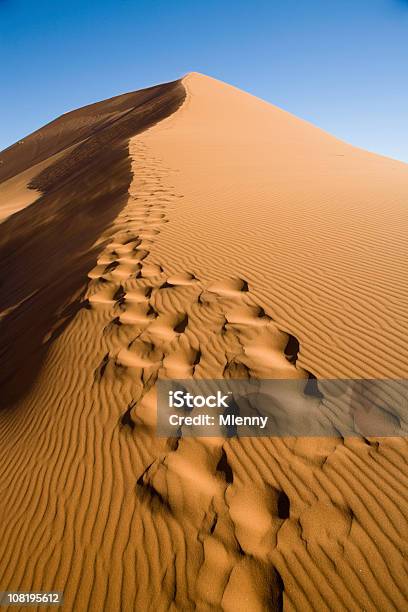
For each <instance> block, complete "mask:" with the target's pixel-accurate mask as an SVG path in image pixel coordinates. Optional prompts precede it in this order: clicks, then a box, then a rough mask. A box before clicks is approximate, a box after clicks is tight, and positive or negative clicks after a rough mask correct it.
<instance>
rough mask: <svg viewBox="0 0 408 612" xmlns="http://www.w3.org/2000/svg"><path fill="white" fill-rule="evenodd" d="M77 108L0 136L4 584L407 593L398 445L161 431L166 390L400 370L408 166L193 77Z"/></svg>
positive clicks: (154, 598) (109, 595)
mask: <svg viewBox="0 0 408 612" xmlns="http://www.w3.org/2000/svg"><path fill="white" fill-rule="evenodd" d="M146 91H147V92H148V93H146ZM115 100H116V101H115ZM104 104H105V105H106V104H107V106H103V105H104ZM75 113H77V114H75ZM75 113H72V114H71V115H67V116H65V119H64V118H62V119H63V120H62V123H61V120H57V121H60V124H57V125H54V126H52V124H50V125H51V127H49V126H46V127H45V128H43V130H40V131H39V132H37V133H36V134H34V135H32V136H30V137H28V139H26V140H25V143H23V144H22V145H19V146H20V147H24V146H25V149H24V151H25V153H24V155H21V156H20V155H18V154H17V153H16V152H15V151H14V153H13V150H12V149H13V148H11V149H9V150H7V151H6V152H4V153H3V154H1V155H0V159H3V161H4V163H3V164H2V165H1V170H2V172H3V175H2V176H3V181H6V182H7V181H10V180H11V181H12V180H14V177H20V178H21V176H22V173H25V172H30V168H32V167H33V166H34V165H35V164H41V163H45V164H46V167H45V166H44V168H43V169H42V170H41V172H40V173H39V174H37V175H36V176H31V175H30V186H31V188H34V189H36V194H37V195H36V197H37V196H39V197H37V199H36V200H35V202H34V203H32V204H31V205H30V204H29V203H28V202H26V206H25V207H24V208H22V209H21V210H20V211H19V212H16V213H15V214H12V215H11V216H9V217H8V218H7V219H6V220H5V221H4V222H3V223H2V224H1V225H0V253H1V255H2V257H1V259H0V272H1V277H0V278H1V283H2V284H1V308H0V310H1V319H0V332H1V334H2V339H1V351H2V363H4V364H5V365H4V368H2V372H1V374H2V379H1V389H2V395H1V406H2V409H1V411H0V517H1V520H0V589H1V590H63V591H64V592H65V606H64V609H67V610H79V611H82V610H109V611H111V610H124V611H131V610H194V609H199V610H226V611H231V612H232V611H234V612H239V611H242V612H247V611H251V612H256V611H258V610H259V611H263V610H276V609H282V607H283V609H285V610H302V611H303V610H336V611H337V610H370V611H371V610H372V611H374V610H387V611H388V610H405V609H406V608H407V604H408V587H407V584H408V583H407V580H406V578H407V568H406V555H407V552H408V550H407V514H408V508H407V502H408V493H407V490H408V488H407V485H408V478H407V476H406V454H407V444H406V441H405V440H400V439H389V440H385V439H380V440H365V439H358V438H355V439H345V440H343V439H342V438H331V439H328V438H327V439H302V438H298V439H278V438H275V439H271V438H253V439H250V438H246V439H232V440H229V441H225V440H223V439H221V438H212V439H204V438H201V439H187V438H183V437H180V438H173V439H168V440H167V439H164V438H157V437H156V436H155V424H156V389H155V383H156V381H157V378H158V377H160V378H190V377H196V378H250V377H253V378H295V379H300V380H302V379H304V380H305V381H306V380H307V379H308V377H309V376H311V375H316V376H318V377H321V376H329V377H337V378H341V377H348V376H350V377H370V376H377V377H387V376H388V377H405V370H406V363H407V360H406V348H405V337H406V325H407V316H406V312H407V309H406V305H407V283H406V282H405V278H404V276H405V274H406V273H405V271H404V270H405V269H404V265H403V263H404V262H403V257H404V255H405V248H404V247H405V241H406V239H405V235H404V228H405V227H406V221H407V219H406V216H407V215H408V212H407V208H406V203H407V200H408V169H407V166H405V165H404V164H401V163H398V162H394V161H392V160H388V159H385V158H381V157H378V156H375V155H372V154H369V153H366V152H364V151H361V150H358V149H355V148H353V147H350V146H349V145H346V144H344V143H342V142H340V141H338V140H336V139H334V138H332V137H331V136H329V135H327V134H325V133H324V132H322V131H320V130H318V129H316V128H314V127H313V126H310V125H309V124H306V123H305V122H303V121H300V120H298V119H296V118H294V117H292V116H291V115H289V114H287V113H285V112H283V111H281V110H279V109H276V108H275V107H273V106H271V105H269V104H267V103H265V102H263V101H261V100H258V99H256V98H254V97H252V96H250V95H248V94H245V93H243V92H240V91H238V90H236V89H235V88H232V87H230V86H228V85H225V84H222V83H220V82H218V81H215V80H213V79H210V78H208V77H204V76H202V75H197V74H195V73H193V74H190V75H188V76H187V77H186V78H184V79H183V81H182V82H175V83H173V84H168V85H166V86H159V87H158V88H153V89H152V90H145V91H144V92H139V94H138V93H136V94H128V95H127V96H124V97H122V96H121V97H120V99H113V101H107V103H101V106H98V105H96V106H95V107H94V108H92V107H87V109H85V110H83V109H82V110H80V111H75ZM84 143H85V144H84ZM15 146H16V147H17V145H15ZM68 147H70V149H69V153H68V154H67V155H65V154H64V153H63V151H64V149H65V148H68ZM61 152H62V153H61ZM56 154H58V155H59V157H58V160H56V161H55V160H52V161H51V162H50V163H49V164H48V163H47V160H49V158H50V157H51V156H54V155H56ZM2 156H3V157H2ZM27 176H28V175H27ZM20 182H21V181H20ZM0 185H1V184H0ZM9 185H10V183H9ZM19 185H20V183H19ZM23 187H24V185H23ZM25 187H27V186H25ZM19 188H20V187H19ZM0 193H1V192H0ZM2 204H4V205H5V206H7V202H5V203H4V202H2Z"/></svg>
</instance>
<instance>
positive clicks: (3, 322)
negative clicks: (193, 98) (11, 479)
mask: <svg viewBox="0 0 408 612" xmlns="http://www.w3.org/2000/svg"><path fill="white" fill-rule="evenodd" d="M183 97H184V89H183V87H182V86H181V85H180V83H179V82H175V83H169V84H168V85H161V86H158V87H152V88H149V89H146V90H142V91H140V92H136V93H132V94H125V95H123V96H118V97H117V98H112V99H111V100H108V101H106V102H101V103H98V104H92V105H91V106H88V107H85V108H84V109H80V110H77V111H73V112H72V113H68V114H67V115H64V116H62V117H60V118H59V119H57V120H56V121H53V122H52V123H50V124H49V125H47V126H45V127H44V128H42V129H41V130H38V131H37V132H35V133H34V134H32V135H31V136H28V138H27V139H26V140H25V141H24V142H23V143H22V144H21V145H18V144H16V145H14V146H12V147H10V148H9V149H7V150H6V151H4V152H3V153H1V154H0V160H1V161H2V162H3V164H2V166H1V168H0V177H1V175H3V177H4V176H5V177H8V178H10V176H14V175H15V174H17V173H20V172H21V171H24V170H26V169H27V167H29V166H30V165H31V166H34V167H36V168H37V167H38V164H39V163H40V162H44V160H47V159H49V160H50V163H49V164H48V165H47V166H46V167H43V169H42V171H41V172H39V173H38V174H36V175H35V176H33V177H31V181H30V183H29V185H28V187H30V188H31V189H37V190H38V192H40V194H41V195H40V197H39V199H37V200H36V202H35V203H33V204H31V206H29V207H28V208H24V209H23V210H21V211H20V212H18V213H16V214H14V215H12V216H11V217H9V218H8V219H6V220H5V221H4V222H3V223H2V224H1V226H0V288H1V296H0V317H1V318H0V342H1V346H0V355H1V362H2V368H1V373H0V386H1V390H2V392H1V396H0V406H7V405H9V404H10V403H11V402H13V401H14V400H15V397H17V396H18V395H20V394H21V393H24V392H26V391H27V388H28V387H29V384H30V382H31V380H33V379H34V378H35V375H36V372H37V369H38V367H39V366H40V363H41V358H42V355H43V353H44V351H45V350H46V349H47V346H48V345H49V343H50V342H51V341H52V339H53V338H54V337H55V334H56V333H59V332H61V330H62V329H63V326H64V325H66V324H67V322H68V321H69V320H70V319H71V317H72V316H73V315H74V314H75V313H76V312H77V310H78V308H80V307H81V303H80V302H81V300H80V294H81V291H82V292H83V290H84V288H85V286H86V277H87V272H88V271H89V269H90V268H91V267H92V265H93V264H94V262H95V261H96V257H97V253H98V252H99V251H100V249H101V245H100V244H98V239H99V237H100V236H101V234H102V232H103V231H104V230H106V229H107V228H108V227H109V225H110V224H111V222H112V221H113V220H114V218H115V217H116V215H117V214H118V212H119V211H120V209H121V208H122V207H123V206H124V205H125V204H126V202H127V195H128V188H129V185H130V182H131V178H132V173H131V162H130V159H129V155H128V140H129V138H130V137H131V136H134V135H135V134H137V133H138V132H140V131H142V130H144V129H146V128H148V127H150V126H151V125H153V124H154V123H155V122H157V121H160V120H161V119H163V118H164V117H165V116H166V115H168V114H169V113H171V112H173V111H174V110H175V109H176V108H177V106H178V105H179V104H180V103H181V102H182V100H183ZM73 145H74V146H73ZM65 151H66V152H65ZM56 153H58V156H57V159H55V154H56ZM4 204H5V205H7V201H5V202H4ZM1 205H2V203H0V208H1ZM22 381H24V382H23V384H22Z"/></svg>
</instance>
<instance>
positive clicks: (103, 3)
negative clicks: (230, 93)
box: [0, 0, 408, 162]
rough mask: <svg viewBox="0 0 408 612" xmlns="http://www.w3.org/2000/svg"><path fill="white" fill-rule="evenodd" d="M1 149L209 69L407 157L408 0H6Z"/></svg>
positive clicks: (0, 18)
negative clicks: (74, 113)
mask: <svg viewBox="0 0 408 612" xmlns="http://www.w3.org/2000/svg"><path fill="white" fill-rule="evenodd" d="M0 54H1V55H0V57H1V77H2V87H1V96H0V149H3V148H5V147H6V146H8V145H10V144H12V143H13V142H15V141H16V140H18V139H19V138H21V137H23V136H24V135H26V134H27V133H30V132H32V131H33V130H35V129H36V128H38V127H41V126H42V125H43V124H44V123H46V122H48V121H50V120H51V119H53V118H55V117H56V116H58V115H60V114H62V113H63V112H66V111H68V110H72V109H74V108H77V107H79V106H83V105H85V104H88V103H91V102H95V101H97V100H101V99H104V98H108V97H110V96H113V95H117V94H119V93H123V92H126V91H133V90H135V89H140V88H142V87H147V86H149V85H153V84H156V83H160V82H163V81H169V80H172V79H175V78H178V77H180V76H182V75H183V74H185V73H186V72H189V71H191V70H194V71H198V72H203V73H205V74H209V75H211V76H214V77H217V78H219V79H221V80H224V81H227V82H229V83H231V84H233V85H236V86H238V87H240V88H242V89H245V90H246V91H249V92H251V93H253V94H255V95H257V96H259V97H261V98H264V99H265V100H268V101H269V102H272V103H274V104H277V105H278V106H280V107H282V108H285V109H286V110H288V111H290V112H292V113H294V114H296V115H298V116H300V117H303V118H305V119H307V120H309V121H311V122H313V123H314V124H316V125H318V126H320V127H322V128H324V129H325V130H327V131H329V132H331V133H333V134H335V135H336V136H338V137H340V138H343V139H344V140H346V141H348V142H351V143H353V144H355V145H358V146H361V147H364V148H367V149H369V150H372V151H376V152H378V153H381V154H384V155H389V156H391V157H395V158H397V159H401V160H404V161H406V162H408V0H341V1H338V2H337V1H335V0H281V1H274V0H252V1H241V0H235V1H230V0H228V1H222V0H206V1H198V0H195V1H194V0H180V1H178V0H149V1H144V0H142V1H134V0H133V1H131V0H99V1H98V2H97V1H93V2H91V1H89V0H58V1H56V0H52V1H51V0H37V2H35V1H34V0H0Z"/></svg>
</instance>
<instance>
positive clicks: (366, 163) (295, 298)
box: [143, 74, 408, 378]
mask: <svg viewBox="0 0 408 612" xmlns="http://www.w3.org/2000/svg"><path fill="white" fill-rule="evenodd" d="M184 84H185V86H186V88H187V92H188V97H187V100H186V103H185V104H184V106H183V107H182V109H180V112H179V113H177V115H176V116H174V117H171V118H169V119H168V120H167V121H166V122H164V123H162V124H160V126H157V128H155V129H153V130H151V131H149V133H148V134H146V135H145V136H144V138H143V142H145V143H146V145H148V146H149V147H151V149H152V151H153V152H154V154H155V155H159V156H161V158H162V159H163V162H164V163H165V164H168V165H169V166H170V167H171V168H172V169H174V170H175V173H174V176H172V182H173V184H174V185H175V188H176V189H177V190H179V191H180V192H182V193H183V195H184V199H183V201H182V202H181V203H180V205H179V206H178V207H177V210H175V211H174V212H173V213H172V216H171V218H170V221H171V224H169V226H168V228H167V229H166V231H165V232H164V234H163V236H162V239H161V240H160V245H159V247H158V248H159V250H158V253H159V254H160V257H161V259H162V260H163V259H164V258H165V261H166V265H167V266H168V269H172V268H173V267H174V268H176V267H177V266H178V265H179V262H180V261H183V262H186V261H188V262H189V267H190V268H193V269H194V270H197V272H199V273H200V274H201V275H202V276H203V275H204V276H205V277H206V278H211V277H222V275H225V274H229V275H236V274H238V275H239V276H243V277H244V278H245V279H246V280H247V281H248V282H249V283H250V286H251V288H252V289H253V291H254V292H255V294H256V296H257V297H258V298H259V299H260V301H261V303H262V305H264V306H268V307H269V308H272V309H273V313H274V316H275V318H276V319H277V320H278V321H279V323H280V324H282V325H283V326H284V327H285V328H287V329H290V330H291V331H292V333H294V334H295V335H296V336H297V337H298V338H299V340H300V343H301V354H300V360H301V363H302V364H303V365H305V366H307V368H308V369H312V370H313V371H314V373H315V374H318V375H321V376H326V377H339V376H343V377H348V376H352V377H359V376H364V377H365V376H368V377H369V376H374V377H378V376H380V377H396V378H398V377H405V376H406V375H407V348H406V342H405V339H406V335H407V329H408V314H407V308H406V305H407V303H408V282H407V281H408V273H407V268H406V265H405V260H406V228H407V224H408V206H407V196H408V166H407V165H406V164H402V163H400V162H397V161H393V160H390V159H386V158H383V157H380V156H377V155H373V154H370V153H367V152H365V151H362V150H360V149H356V148H354V147H351V146H349V145H346V144H345V143H343V142H340V141H338V140H336V139H335V138H333V137H331V136H329V135H328V134H326V133H324V132H322V131H321V130H318V129H316V128H315V127H313V126H312V125H310V124H308V123H306V122H304V121H301V120H299V119H297V118H296V117H293V116H292V115H289V114H288V113H285V112H284V111H281V110H279V109H278V108H275V107H273V106H271V105H270V104H267V103H266V102H263V101H262V100H259V99H257V98H254V97H253V96H250V95H249V94H245V93H243V92H241V91H239V90H237V89H235V88H234V87H231V86H229V85H226V84H223V83H220V82H219V81H216V80H214V79H211V78H209V77H205V76H202V75H198V74H190V75H189V76H188V77H187V78H185V79H184Z"/></svg>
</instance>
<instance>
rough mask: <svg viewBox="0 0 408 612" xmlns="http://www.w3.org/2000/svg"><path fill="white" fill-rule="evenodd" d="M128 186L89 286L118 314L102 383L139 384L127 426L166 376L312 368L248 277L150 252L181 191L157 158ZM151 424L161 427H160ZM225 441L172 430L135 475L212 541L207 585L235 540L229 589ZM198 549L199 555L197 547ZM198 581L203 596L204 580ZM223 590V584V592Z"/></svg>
mask: <svg viewBox="0 0 408 612" xmlns="http://www.w3.org/2000/svg"><path fill="white" fill-rule="evenodd" d="M161 171H162V168H161ZM130 195H131V200H130V203H129V204H128V206H127V207H126V209H125V211H124V213H123V215H122V217H121V218H120V219H119V220H118V228H117V231H116V233H115V234H114V235H113V236H112V241H111V242H110V243H109V244H108V246H107V247H106V248H105V250H104V251H103V253H102V254H101V256H100V257H99V259H98V261H97V265H96V267H95V268H94V269H93V270H92V271H91V272H90V273H89V277H90V279H91V281H90V283H89V287H88V293H87V296H86V297H87V300H88V304H89V307H90V308H91V309H92V310H97V311H98V310H102V311H104V312H107V313H109V318H110V320H109V322H108V323H107V324H106V325H105V328H104V331H103V335H104V341H105V343H106V346H107V347H108V351H107V352H106V354H105V355H104V356H103V359H102V360H101V362H100V364H99V366H98V367H97V368H96V370H95V374H94V384H97V385H103V384H108V385H109V384H111V383H113V381H117V380H123V382H124V384H126V385H129V386H130V389H131V393H132V399H131V401H130V402H129V404H128V406H127V407H124V410H123V414H122V417H121V419H120V423H119V426H121V427H124V428H128V430H130V431H131V432H133V433H134V435H137V430H138V428H143V427H145V426H146V422H150V423H154V416H152V414H150V416H148V417H147V418H146V415H147V413H148V412H149V411H150V412H154V411H155V402H154V385H155V382H156V381H157V379H158V378H178V379H182V378H191V377H194V378H204V379H205V378H250V377H258V378H305V377H307V373H306V372H305V371H303V370H301V369H300V368H298V367H297V366H296V357H297V352H298V349H299V347H298V344H297V341H296V340H295V339H294V338H293V337H291V336H289V335H288V334H286V333H284V332H282V331H281V330H279V329H278V327H277V326H276V324H275V323H274V321H273V320H272V319H271V317H269V316H268V315H267V314H266V313H265V312H264V310H263V309H262V308H261V307H260V306H259V305H258V304H257V303H256V300H255V299H254V297H253V296H252V295H251V291H250V287H249V286H248V283H247V282H246V281H245V280H244V279H240V278H228V279H223V280H219V281H216V282H211V283H207V282H204V281H203V280H202V279H200V278H198V277H197V276H196V275H195V274H194V271H193V270H189V271H185V270H180V271H179V273H178V274H174V275H168V274H166V273H165V270H164V268H163V267H162V266H161V265H160V263H158V262H157V261H155V260H154V258H153V257H152V256H151V247H152V244H153V243H154V241H155V240H156V238H157V236H158V234H159V233H160V231H161V229H162V228H163V227H164V225H165V224H166V222H167V218H166V211H167V210H168V209H169V207H172V206H175V205H177V201H178V197H177V196H176V195H175V194H174V193H172V192H170V191H169V190H166V189H164V188H163V187H162V184H161V179H160V177H157V176H156V172H155V167H154V166H151V167H148V168H147V169H146V170H145V174H144V175H143V176H142V177H141V178H140V180H139V182H138V190H137V193H136V194H132V193H131V194H130ZM150 431H151V434H152V435H154V429H153V427H151V430H150ZM227 444H229V443H228V442H225V441H223V440H218V439H217V440H215V439H211V440H208V441H207V442H206V441H204V442H201V443H199V442H197V441H196V440H192V439H183V438H180V439H169V440H168V441H167V445H166V449H165V452H164V453H162V454H161V455H160V456H159V457H157V458H156V459H155V460H154V461H153V463H152V464H151V465H149V466H147V467H146V469H145V471H144V472H143V473H142V474H141V475H140V477H139V479H138V481H137V485H136V491H137V492H138V495H139V498H140V501H141V503H148V504H149V506H150V511H151V512H154V509H155V508H156V507H157V505H159V506H160V508H161V509H162V510H163V511H164V512H165V513H167V515H168V517H169V521H170V517H173V518H174V517H175V518H176V519H178V522H179V524H183V523H184V522H185V518H186V516H188V517H189V523H190V527H189V529H193V530H195V535H194V537H193V540H194V541H196V544H197V545H198V546H199V547H200V548H202V549H203V551H204V553H203V556H204V559H203V561H202V563H201V566H200V575H201V576H202V582H203V585H205V584H208V581H209V580H210V581H211V572H212V571H213V567H212V563H211V558H212V556H213V555H214V550H212V549H213V548H214V546H215V548H216V547H217V546H220V547H221V548H223V549H224V550H230V551H231V547H232V549H233V550H234V551H235V552H234V553H233V554H232V555H231V553H229V555H230V556H229V558H228V560H226V561H225V567H224V569H223V571H224V573H225V581H224V582H225V584H224V588H225V590H227V585H228V583H229V578H228V577H229V576H231V575H232V573H233V570H234V568H235V570H236V568H237V567H238V566H239V567H241V565H242V564H241V562H242V558H243V555H244V551H243V547H247V542H245V543H244V542H242V543H241V542H240V538H239V535H237V534H239V521H238V523H237V522H236V521H234V520H233V518H232V516H233V512H232V513H231V508H233V507H234V504H233V502H230V503H229V502H228V501H227V496H226V491H227V490H228V488H229V487H232V486H233V483H234V474H233V471H232V469H231V467H230V465H229V463H228V458H227V453H226V452H225V449H226V448H227V446H226V445H227ZM192 445H193V446H194V445H195V448H194V450H193V454H194V465H191V448H192ZM186 474H187V476H186ZM189 474H191V475H192V476H189ZM235 487H236V485H235ZM169 491H173V492H175V491H176V492H177V491H179V494H177V493H173V494H172V495H170V493H169ZM238 491H239V487H238ZM271 491H272V489H271ZM262 495H265V493H262ZM266 495H267V496H268V500H267V501H266V507H270V506H271V504H272V506H276V505H277V504H279V503H280V502H279V499H280V496H281V495H284V493H283V492H279V491H275V490H273V491H272V492H269V493H266ZM239 499H240V497H239V495H238V500H239ZM276 500H278V501H276ZM239 503H240V502H239ZM230 506H231V507H230ZM277 507H278V506H277ZM284 518H286V517H281V516H280V512H279V511H278V509H277V510H276V517H275V518H274V519H273V520H274V521H275V522H276V521H277V524H278V525H280V524H281V522H282V520H284ZM170 522H171V521H170ZM169 529H171V528H170V527H169ZM197 534H198V535H197ZM199 534H201V535H199ZM227 534H230V535H227ZM175 537H176V536H175ZM208 538H209V539H210V540H211V544H210V542H209V540H208ZM231 538H232V540H231ZM231 541H232V544H231ZM191 554H192V555H193V557H194V558H195V556H196V553H191ZM194 555H195V556H194ZM244 556H245V555H244ZM207 557H208V558H207ZM245 563H246V565H245V569H243V570H242V571H243V572H244V574H245V575H248V572H249V574H250V573H251V571H253V568H252V569H251V567H252V566H251V563H256V561H255V560H253V561H248V559H247V560H246V562H245ZM248 563H249V566H248V567H247V565H248ZM260 568H261V569H260ZM262 568H263V569H262ZM219 569H220V571H221V568H219ZM255 569H256V572H257V573H259V572H261V573H265V572H266V573H268V572H270V566H268V565H266V566H264V565H262V563H261V566H259V567H258V566H256V568H255ZM238 576H240V573H239V571H238ZM264 578H265V584H271V583H275V582H276V584H278V583H279V577H277V576H276V575H275V574H273V575H272V576H270V575H269V573H268V576H266V575H265V576H264ZM233 583H234V580H233V581H232V585H233ZM197 588H198V593H196V597H198V598H199V597H200V593H199V591H200V581H199V582H198V586H197ZM203 588H205V587H204V586H203ZM231 588H233V586H232V587H231ZM278 590H279V589H278ZM237 592H239V590H238V591H237ZM224 594H225V593H224ZM201 595H202V597H203V600H206V601H207V600H208V597H207V595H205V594H201ZM232 596H233V595H232ZM222 597H223V593H220V594H219V600H220V598H222ZM216 600H217V597H216V594H214V601H216Z"/></svg>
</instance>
